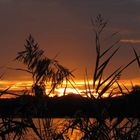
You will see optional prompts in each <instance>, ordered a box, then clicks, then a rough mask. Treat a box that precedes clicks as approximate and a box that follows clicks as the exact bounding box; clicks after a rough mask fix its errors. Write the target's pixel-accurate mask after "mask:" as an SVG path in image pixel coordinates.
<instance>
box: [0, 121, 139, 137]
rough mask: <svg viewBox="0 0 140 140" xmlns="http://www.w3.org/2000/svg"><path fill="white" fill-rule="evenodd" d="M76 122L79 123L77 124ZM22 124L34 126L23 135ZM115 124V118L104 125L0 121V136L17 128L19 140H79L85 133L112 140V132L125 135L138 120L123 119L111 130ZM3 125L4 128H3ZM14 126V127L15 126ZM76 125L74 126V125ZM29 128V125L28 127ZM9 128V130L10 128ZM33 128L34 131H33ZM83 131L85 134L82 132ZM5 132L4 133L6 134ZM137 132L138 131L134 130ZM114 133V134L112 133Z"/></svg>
mask: <svg viewBox="0 0 140 140" xmlns="http://www.w3.org/2000/svg"><path fill="white" fill-rule="evenodd" d="M77 121H79V122H78V123H77ZM21 122H24V123H25V124H32V123H33V124H34V126H35V127H33V125H32V128H30V127H27V128H26V129H23V131H22V132H23V133H20V129H21V127H19V126H18V124H19V123H21ZM116 122H117V118H114V119H113V120H112V121H110V120H109V119H108V120H106V121H105V124H104V123H99V122H98V121H97V120H95V119H92V118H91V119H84V118H81V119H78V118H77V119H68V118H67V119H62V118H55V119H38V118H35V119H33V120H32V119H23V118H22V119H19V118H17V119H12V118H8V119H6V118H5V119H4V120H2V119H0V134H2V131H3V132H4V131H5V130H6V131H7V130H8V128H9V130H12V129H11V128H12V127H13V128H14V127H15V126H17V130H16V132H19V135H17V136H18V137H19V136H23V137H21V140H41V138H42V139H43V140H54V137H55V138H56V137H57V138H58V136H61V134H63V138H64V139H65V140H80V139H81V137H82V136H84V134H85V133H88V134H90V133H91V134H90V136H92V135H97V133H98V134H100V135H107V136H108V137H110V138H111V137H112V138H111V140H114V138H113V135H114V134H115V135H116V132H115V131H114V130H117V131H120V132H121V133H122V134H123V133H124V134H125V133H126V134H127V132H128V131H129V130H130V128H131V129H132V128H134V127H135V126H136V125H138V123H139V121H138V119H132V118H129V119H126V118H125V119H123V121H121V122H120V123H119V125H117V127H116V128H117V129H116V128H115V129H114V130H113V129H112V126H113V125H114V124H115V123H116ZM4 124H5V126H4ZM15 124H16V125H15ZM75 124H76V125H75ZM29 126H30V125H29ZM10 127H11V128H10ZM139 127H140V126H139ZM34 128H35V129H34ZM111 129H112V130H111ZM84 130H85V132H84ZM6 131H5V132H6ZM136 131H139V130H136ZM114 132H115V133H114ZM22 134H23V135H22ZM14 136H15V132H14V131H13V132H12V133H9V135H6V140H13V138H14ZM58 139H59V140H62V137H59V138H58ZM86 140H88V139H86Z"/></svg>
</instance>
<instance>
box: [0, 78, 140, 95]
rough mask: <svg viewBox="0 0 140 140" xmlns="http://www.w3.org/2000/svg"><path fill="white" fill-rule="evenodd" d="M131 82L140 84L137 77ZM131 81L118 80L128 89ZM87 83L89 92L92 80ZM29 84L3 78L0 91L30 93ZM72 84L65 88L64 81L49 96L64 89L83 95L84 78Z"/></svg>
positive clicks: (58, 93) (28, 82)
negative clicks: (24, 91)
mask: <svg viewBox="0 0 140 140" xmlns="http://www.w3.org/2000/svg"><path fill="white" fill-rule="evenodd" d="M132 83H133V86H135V85H140V80H139V79H135V80H132ZM132 83H131V80H120V84H124V85H125V86H126V87H127V88H128V89H132ZM89 84H90V87H91V92H94V91H92V80H89ZM31 86H32V81H3V80H2V81H0V90H1V91H2V90H5V89H7V88H9V87H10V88H9V91H13V92H18V91H23V90H28V91H30V94H32V92H31ZM73 86H74V87H73ZM73 86H72V85H71V84H70V83H69V84H68V86H67V88H66V89H65V82H64V84H63V85H62V86H60V87H58V88H56V89H55V94H54V95H51V96H55V95H57V96H62V95H64V91H65V90H66V91H65V92H66V93H65V95H67V94H71V93H75V94H81V95H83V96H84V95H85V94H84V93H85V92H86V89H85V82H84V80H76V81H75V84H74V85H73ZM49 89H50V88H49V86H47V88H46V93H48V92H49ZM6 97H8V96H6Z"/></svg>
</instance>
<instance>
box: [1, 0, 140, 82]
mask: <svg viewBox="0 0 140 140" xmlns="http://www.w3.org/2000/svg"><path fill="white" fill-rule="evenodd" d="M98 14H102V15H103V17H104V18H105V19H107V20H108V26H107V28H106V31H107V32H108V33H110V34H111V33H113V32H117V31H118V32H119V37H120V38H121V43H120V46H121V48H120V50H119V52H118V53H117V54H116V55H115V57H114V59H113V62H112V63H111V64H110V65H109V69H108V70H107V73H110V72H111V71H113V70H115V69H116V68H117V67H118V66H121V65H124V64H126V63H128V62H129V61H130V60H132V59H133V57H134V54H133V52H132V48H131V47H134V48H135V49H136V50H137V52H138V53H139V54H140V1H139V0H107V1H105V0H0V74H4V76H3V78H2V80H3V81H4V80H5V81H17V80H18V81H20V80H21V81H24V80H30V75H28V74H26V73H23V72H18V71H13V70H8V69H6V67H15V68H17V67H21V66H22V65H20V64H19V62H14V61H13V59H14V58H15V57H16V53H17V52H18V51H21V50H23V47H24V43H25V39H26V38H27V36H28V35H29V34H30V33H31V34H32V35H33V37H34V38H35V40H36V41H37V42H38V43H39V45H40V48H42V49H43V50H45V54H46V56H48V57H50V58H53V57H54V56H55V55H57V54H58V57H57V59H58V61H59V62H60V63H61V64H62V65H64V66H66V67H68V68H69V69H71V70H74V75H75V79H76V80H82V79H83V78H84V75H85V69H86V68H87V69H88V71H89V77H90V76H91V75H92V71H93V67H94V63H95V47H94V38H93V32H92V25H91V21H90V18H91V17H93V18H94V17H96V16H97V15H98ZM122 79H124V80H125V79H126V80H128V81H130V80H134V81H135V82H136V81H137V82H138V81H140V70H139V68H138V65H137V64H136V63H135V64H133V65H132V66H131V67H129V68H128V69H127V70H126V71H125V72H124V74H123V76H122Z"/></svg>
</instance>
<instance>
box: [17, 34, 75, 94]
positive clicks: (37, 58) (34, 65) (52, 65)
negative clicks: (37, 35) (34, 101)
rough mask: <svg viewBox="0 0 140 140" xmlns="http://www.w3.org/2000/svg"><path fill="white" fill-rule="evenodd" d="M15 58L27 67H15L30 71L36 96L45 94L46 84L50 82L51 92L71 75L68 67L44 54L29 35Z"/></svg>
mask: <svg viewBox="0 0 140 140" xmlns="http://www.w3.org/2000/svg"><path fill="white" fill-rule="evenodd" d="M15 60H18V61H20V62H22V63H23V64H25V66H26V68H27V69H16V70H22V71H26V72H28V73H30V74H31V75H32V80H33V85H32V89H33V91H34V93H35V95H36V96H41V95H46V93H45V89H46V85H47V84H49V83H51V89H50V92H49V93H47V94H48V95H49V94H50V93H53V92H54V90H55V88H56V87H57V86H58V85H61V84H62V83H63V81H64V80H65V81H66V82H68V81H69V80H70V79H71V78H72V77H74V76H73V74H72V73H71V72H70V70H69V69H67V68H65V67H63V66H62V65H60V64H59V63H58V61H57V60H55V59H50V58H47V57H45V56H44V51H43V50H42V49H40V48H39V45H38V43H36V42H35V40H34V39H33V37H32V36H31V35H30V36H29V37H28V39H27V40H26V44H25V47H24V50H23V51H20V52H18V54H17V57H16V58H15Z"/></svg>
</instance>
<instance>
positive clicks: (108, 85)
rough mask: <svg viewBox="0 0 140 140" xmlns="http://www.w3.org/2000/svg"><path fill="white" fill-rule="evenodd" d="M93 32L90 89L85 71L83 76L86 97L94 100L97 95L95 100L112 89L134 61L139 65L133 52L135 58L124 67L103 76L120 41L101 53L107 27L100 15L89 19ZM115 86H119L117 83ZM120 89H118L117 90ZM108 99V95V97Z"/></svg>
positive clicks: (112, 36) (113, 35) (114, 34)
mask: <svg viewBox="0 0 140 140" xmlns="http://www.w3.org/2000/svg"><path fill="white" fill-rule="evenodd" d="M91 22H92V27H93V32H94V35H95V38H94V40H95V47H96V61H95V70H94V73H93V79H92V82H93V87H90V84H89V79H88V74H87V71H86V76H85V88H86V96H87V97H90V98H93V99H95V97H94V94H95V93H96V94H98V96H97V98H102V97H103V95H104V94H105V93H107V92H108V91H109V90H111V89H113V86H114V84H116V82H117V81H118V80H119V79H120V76H121V74H122V72H123V71H124V70H125V69H126V68H127V67H128V66H130V65H131V64H132V63H133V62H135V61H136V60H137V61H138V63H139V59H138V58H139V57H138V55H137V53H136V51H135V50H134V52H135V55H136V58H134V59H133V60H131V61H130V62H129V63H128V64H126V65H125V66H123V67H122V66H120V67H119V68H117V69H116V70H114V71H113V72H112V73H111V74H109V75H108V76H105V75H104V74H105V70H106V69H107V67H108V64H109V63H110V61H111V60H112V58H113V56H114V55H115V54H116V53H117V52H118V50H119V48H120V47H119V42H120V39H118V40H116V41H114V42H113V43H111V44H110V45H109V46H108V47H107V49H106V50H104V51H102V46H103V44H102V40H103V33H104V30H105V28H106V26H107V21H105V20H104V19H103V17H102V16H101V15H98V16H97V17H96V19H95V20H93V19H92V18H91ZM116 34H117V33H113V34H112V35H111V36H110V38H109V39H112V38H114V37H115V36H116ZM117 85H118V86H119V84H118V82H117ZM119 89H120V88H119ZM112 92H113V91H112V90H111V91H110V94H111V95H112ZM109 97H110V95H109Z"/></svg>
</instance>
